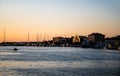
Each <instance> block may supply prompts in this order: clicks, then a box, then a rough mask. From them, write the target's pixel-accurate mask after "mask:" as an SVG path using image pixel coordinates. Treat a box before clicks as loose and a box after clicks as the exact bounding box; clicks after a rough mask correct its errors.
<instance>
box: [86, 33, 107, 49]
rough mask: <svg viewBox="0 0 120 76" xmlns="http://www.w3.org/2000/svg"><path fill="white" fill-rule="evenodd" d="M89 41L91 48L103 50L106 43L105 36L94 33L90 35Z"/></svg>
mask: <svg viewBox="0 0 120 76" xmlns="http://www.w3.org/2000/svg"><path fill="white" fill-rule="evenodd" d="M88 40H89V42H90V45H91V47H96V48H97V47H98V48H103V47H104V41H105V35H103V34H101V33H92V34H90V35H88Z"/></svg>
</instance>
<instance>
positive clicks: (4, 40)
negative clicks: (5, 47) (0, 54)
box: [3, 28, 6, 42]
mask: <svg viewBox="0 0 120 76" xmlns="http://www.w3.org/2000/svg"><path fill="white" fill-rule="evenodd" d="M3 42H6V32H5V28H4V40H3Z"/></svg>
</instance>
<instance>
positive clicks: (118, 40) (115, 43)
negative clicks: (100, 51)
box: [105, 35, 120, 50]
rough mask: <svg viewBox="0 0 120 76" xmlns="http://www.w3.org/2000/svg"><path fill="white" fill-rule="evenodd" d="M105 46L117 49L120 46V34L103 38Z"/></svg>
mask: <svg viewBox="0 0 120 76" xmlns="http://www.w3.org/2000/svg"><path fill="white" fill-rule="evenodd" d="M105 47H106V48H107V49H114V50H119V48H120V35H119V36H115V37H111V38H106V39H105Z"/></svg>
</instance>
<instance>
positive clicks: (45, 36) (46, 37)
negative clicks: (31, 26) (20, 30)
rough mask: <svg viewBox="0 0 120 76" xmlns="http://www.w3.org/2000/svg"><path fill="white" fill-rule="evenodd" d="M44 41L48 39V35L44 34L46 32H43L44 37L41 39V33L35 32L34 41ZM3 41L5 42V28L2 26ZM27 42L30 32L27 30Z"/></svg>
mask: <svg viewBox="0 0 120 76" xmlns="http://www.w3.org/2000/svg"><path fill="white" fill-rule="evenodd" d="M42 40H43V41H46V40H49V36H48V35H46V33H45V34H44V37H43V39H42V38H41V34H39V33H37V35H36V42H40V41H42ZM3 42H6V31H5V28H4V38H3ZM27 42H30V33H29V32H28V36H27Z"/></svg>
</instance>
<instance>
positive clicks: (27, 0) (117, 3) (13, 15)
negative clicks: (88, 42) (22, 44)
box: [0, 0, 120, 42]
mask: <svg viewBox="0 0 120 76" xmlns="http://www.w3.org/2000/svg"><path fill="white" fill-rule="evenodd" d="M4 28H5V30H6V41H27V34H28V32H29V33H30V41H35V40H36V35H37V33H39V34H40V36H41V39H43V38H44V35H45V34H46V36H47V37H48V36H49V38H52V37H53V36H72V35H75V34H78V35H88V34H90V33H92V32H101V33H103V34H105V35H106V36H115V35H118V34H120V0H0V42H1V41H3V37H4V35H3V31H4Z"/></svg>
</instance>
